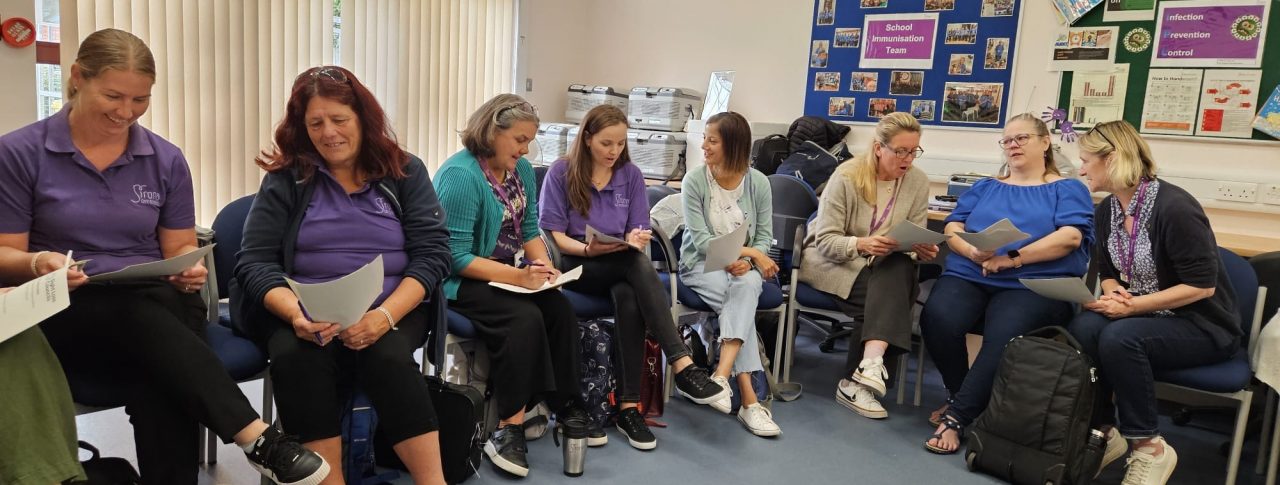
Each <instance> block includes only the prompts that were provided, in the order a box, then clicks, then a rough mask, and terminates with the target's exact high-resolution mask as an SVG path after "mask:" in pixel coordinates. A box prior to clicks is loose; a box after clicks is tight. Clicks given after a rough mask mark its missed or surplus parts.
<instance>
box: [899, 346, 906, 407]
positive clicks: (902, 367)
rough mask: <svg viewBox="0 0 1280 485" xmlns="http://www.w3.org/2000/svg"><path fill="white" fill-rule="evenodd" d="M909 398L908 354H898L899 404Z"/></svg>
mask: <svg viewBox="0 0 1280 485" xmlns="http://www.w3.org/2000/svg"><path fill="white" fill-rule="evenodd" d="M906 400H907V354H906V353H903V354H902V355H899V356H898V405H899V406H901V405H902V403H903V401H906Z"/></svg>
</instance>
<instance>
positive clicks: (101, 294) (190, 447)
mask: <svg viewBox="0 0 1280 485" xmlns="http://www.w3.org/2000/svg"><path fill="white" fill-rule="evenodd" d="M205 315H206V313H205V305H204V302H203V300H201V299H200V296H199V295H197V294H186V293H181V292H179V291H177V290H176V289H174V288H173V287H172V286H170V285H169V284H168V283H164V282H146V283H128V284H120V283H117V284H88V285H85V286H83V287H80V288H79V289H77V290H76V291H75V292H74V293H72V297H71V307H70V308H67V309H66V310H63V311H62V312H61V313H58V314H57V315H54V316H53V317H51V318H49V319H48V320H46V321H45V322H44V323H42V324H40V328H41V329H42V330H43V331H44V333H45V336H46V337H48V339H49V344H50V345H51V346H52V347H53V349H54V352H55V353H57V354H58V360H59V361H61V363H62V367H63V369H65V370H66V372H67V375H68V376H69V380H70V381H72V382H76V381H82V380H91V381H96V382H110V383H112V384H116V385H119V386H121V388H120V391H121V392H120V395H121V396H123V397H124V399H125V401H124V406H125V408H124V409H125V412H126V413H127V414H128V415H129V422H130V423H132V424H133V434H134V442H135V446H136V448H137V456H138V467H139V468H140V471H141V473H142V483H144V484H146V485H184V484H195V483H196V482H197V467H196V459H197V456H196V455H197V453H198V447H199V444H198V440H199V438H198V436H197V426H196V425H197V423H199V424H203V425H205V426H206V427H208V428H209V429H210V430H211V431H213V433H215V434H217V435H218V437H220V438H222V440H223V442H227V443H229V442H231V440H232V437H234V436H235V434H236V433H238V432H240V430H241V429H244V427H245V426H247V425H249V423H251V422H253V420H255V419H258V413H257V412H256V411H254V410H253V407H252V406H250V404H249V401H248V400H247V399H245V397H244V394H242V393H241V392H240V389H239V388H238V387H236V383H235V381H233V380H231V377H230V376H228V375H227V372H226V370H225V369H224V368H223V367H222V362H221V361H219V360H218V357H217V356H216V355H214V353H213V351H212V350H211V349H210V348H209V346H208V345H207V344H205V342H204V339H203V338H202V335H203V333H204V325H205V318H206V317H205ZM72 393H73V394H75V388H74V387H73V388H72Z"/></svg>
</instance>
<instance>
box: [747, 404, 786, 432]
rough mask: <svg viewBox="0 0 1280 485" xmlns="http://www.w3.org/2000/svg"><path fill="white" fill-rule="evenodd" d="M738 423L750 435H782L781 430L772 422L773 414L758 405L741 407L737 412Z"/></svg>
mask: <svg viewBox="0 0 1280 485" xmlns="http://www.w3.org/2000/svg"><path fill="white" fill-rule="evenodd" d="M738 421H741V422H742V425H743V426H746V427H747V430H748V431H751V434H754V435H756V436H778V435H780V434H782V428H779V427H778V424H777V423H774V422H773V413H770V412H769V409H768V408H765V407H764V406H761V405H760V403H753V404H751V405H749V406H743V407H742V409H739V410H738Z"/></svg>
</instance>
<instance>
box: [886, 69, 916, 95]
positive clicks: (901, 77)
mask: <svg viewBox="0 0 1280 485" xmlns="http://www.w3.org/2000/svg"><path fill="white" fill-rule="evenodd" d="M922 90H924V71H893V72H891V73H889V94H892V95H896V96H919V95H920V92H921V91H922Z"/></svg>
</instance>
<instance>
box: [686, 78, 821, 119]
mask: <svg viewBox="0 0 1280 485" xmlns="http://www.w3.org/2000/svg"><path fill="white" fill-rule="evenodd" d="M736 72H737V71H712V72H711V80H710V81H707V98H706V101H704V102H703V103H702V119H704V120H705V119H707V118H710V117H711V116H712V115H714V114H716V113H723V112H726V111H729V96H730V95H732V94H733V76H734V74H735V73H736ZM837 84H838V83H837Z"/></svg>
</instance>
